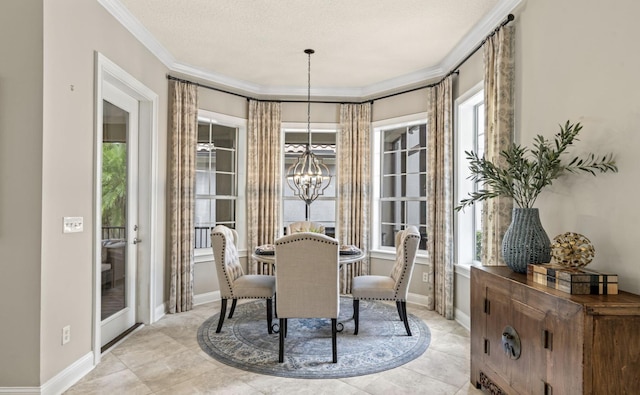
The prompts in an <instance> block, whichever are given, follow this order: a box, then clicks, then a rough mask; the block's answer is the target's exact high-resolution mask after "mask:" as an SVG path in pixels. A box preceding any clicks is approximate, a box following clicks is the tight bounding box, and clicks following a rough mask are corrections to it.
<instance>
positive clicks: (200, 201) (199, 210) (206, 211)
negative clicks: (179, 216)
mask: <svg viewBox="0 0 640 395" xmlns="http://www.w3.org/2000/svg"><path fill="white" fill-rule="evenodd" d="M212 202H213V201H212V200H211V199H207V198H198V197H196V200H195V210H196V213H195V216H194V218H193V221H194V223H195V225H196V226H210V225H213V224H215V218H213V217H212Z"/></svg>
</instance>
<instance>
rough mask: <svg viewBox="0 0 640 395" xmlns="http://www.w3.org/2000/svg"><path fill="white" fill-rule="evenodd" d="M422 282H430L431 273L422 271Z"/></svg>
mask: <svg viewBox="0 0 640 395" xmlns="http://www.w3.org/2000/svg"><path fill="white" fill-rule="evenodd" d="M422 282H423V283H428V282H429V273H422Z"/></svg>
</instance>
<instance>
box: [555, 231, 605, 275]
mask: <svg viewBox="0 0 640 395" xmlns="http://www.w3.org/2000/svg"><path fill="white" fill-rule="evenodd" d="M595 252H596V251H595V248H593V244H591V241H589V239H587V238H586V237H585V236H583V235H581V234H579V233H574V232H567V233H563V234H561V235H557V236H556V237H554V238H553V244H551V256H552V257H553V259H554V261H555V263H558V264H560V265H563V266H568V267H583V266H587V265H588V264H589V263H590V262H591V261H592V260H593V257H594V255H595Z"/></svg>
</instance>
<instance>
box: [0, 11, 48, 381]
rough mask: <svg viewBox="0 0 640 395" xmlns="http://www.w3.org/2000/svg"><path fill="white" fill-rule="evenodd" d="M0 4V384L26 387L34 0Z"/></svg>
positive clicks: (31, 344) (31, 295)
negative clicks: (17, 38)
mask: <svg viewBox="0 0 640 395" xmlns="http://www.w3.org/2000/svg"><path fill="white" fill-rule="evenodd" d="M1 7H2V11H1V12H0V50H1V53H2V55H0V272H1V274H0V387H3V386H32V385H37V384H39V378H40V377H39V376H40V367H39V355H40V341H39V336H40V240H41V237H42V236H41V195H42V67H43V66H42V65H43V62H42V0H29V1H24V0H11V1H9V2H3V3H2V6H1ZM16 37H19V38H20V40H16Z"/></svg>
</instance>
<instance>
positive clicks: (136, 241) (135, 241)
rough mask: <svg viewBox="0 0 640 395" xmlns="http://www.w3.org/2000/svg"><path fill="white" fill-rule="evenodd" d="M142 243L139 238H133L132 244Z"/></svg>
mask: <svg viewBox="0 0 640 395" xmlns="http://www.w3.org/2000/svg"><path fill="white" fill-rule="evenodd" d="M141 241H142V240H140V239H138V238H137V237H134V238H133V241H132V243H133V244H138V243H140V242H141Z"/></svg>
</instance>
